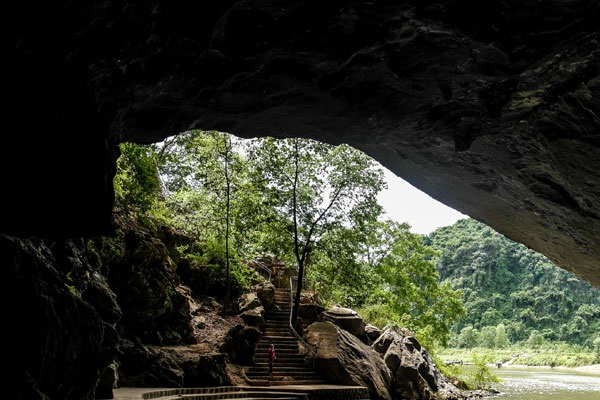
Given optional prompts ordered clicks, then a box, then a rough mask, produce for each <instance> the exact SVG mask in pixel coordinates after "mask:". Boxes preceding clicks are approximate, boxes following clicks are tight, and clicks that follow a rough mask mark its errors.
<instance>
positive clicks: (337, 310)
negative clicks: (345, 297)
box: [320, 306, 366, 342]
mask: <svg viewBox="0 0 600 400" xmlns="http://www.w3.org/2000/svg"><path fill="white" fill-rule="evenodd" d="M320 319H321V321H330V322H333V323H334V324H335V325H337V326H339V327H340V328H342V329H345V330H346V331H348V332H349V333H351V334H352V335H354V336H356V337H357V338H359V339H360V340H362V341H363V342H364V341H365V339H366V334H365V326H366V324H365V321H364V320H363V319H362V317H361V316H360V315H358V314H357V313H356V311H354V310H351V309H349V308H344V307H339V306H335V307H332V308H329V309H327V310H325V311H323V312H322V313H321V315H320Z"/></svg>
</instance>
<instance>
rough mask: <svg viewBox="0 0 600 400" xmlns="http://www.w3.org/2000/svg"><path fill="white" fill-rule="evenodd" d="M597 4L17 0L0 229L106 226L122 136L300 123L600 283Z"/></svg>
mask: <svg viewBox="0 0 600 400" xmlns="http://www.w3.org/2000/svg"><path fill="white" fill-rule="evenodd" d="M599 19H600V5H599V2H598V0H570V1H561V0H548V1H544V2H539V1H515V0H494V1H488V2H485V5H484V3H481V2H477V1H472V0H428V1H422V0H411V1H392V0H377V1H369V2H364V1H327V2H316V1H312V0H310V1H300V2H298V1H291V0H272V1H258V0H245V1H232V0H228V1H218V2H217V1H213V2H191V3H187V2H178V3H165V2H160V1H156V0H150V1H145V2H142V3H140V2H131V1H130V2H127V1H125V2H123V1H114V0H104V1H100V2H96V3H94V6H89V7H87V6H82V5H80V4H78V3H73V2H68V1H64V0H62V1H54V2H52V3H48V4H44V5H43V6H41V7H29V6H28V5H27V3H22V2H13V3H12V4H10V5H9V6H7V9H6V10H5V11H4V17H3V19H2V21H3V23H2V26H1V27H0V33H2V37H4V38H5V43H7V44H10V46H8V47H9V48H7V49H6V51H4V52H3V53H2V54H1V55H0V65H2V70H3V72H4V74H3V76H4V78H5V80H4V85H3V94H4V96H5V98H6V99H7V100H8V101H6V102H5V105H4V113H3V115H4V117H5V118H4V120H3V126H4V127H5V130H4V132H5V134H4V139H3V149H5V152H6V154H5V156H4V157H1V158H0V163H1V164H0V166H1V169H2V170H3V171H9V172H8V173H6V174H4V175H3V187H4V188H6V191H5V192H4V193H5V195H4V196H2V200H1V201H2V207H0V210H2V224H1V225H0V232H2V233H6V234H10V235H13V236H25V237H26V236H56V235H62V236H64V237H69V236H85V235H90V234H92V235H97V234H103V233H107V232H110V229H111V226H110V214H111V205H112V201H113V189H112V178H113V175H114V170H115V160H116V158H117V157H118V147H117V146H118V143H120V142H123V141H135V142H138V143H150V142H156V141H160V140H162V139H164V138H165V137H167V136H170V135H173V134H176V133H178V132H181V131H184V130H187V129H191V128H199V129H205V130H211V129H215V130H220V131H226V132H229V133H232V134H235V135H238V136H243V137H254V136H264V135H272V136H276V137H285V136H302V137H311V138H315V139H319V140H323V141H326V142H330V143H340V142H345V143H348V144H351V145H353V146H355V147H357V148H359V149H361V150H363V151H365V152H366V153H368V154H370V155H371V156H373V157H374V158H376V159H377V160H379V161H380V162H381V163H382V164H384V165H385V166H386V167H388V168H389V169H391V170H392V171H393V172H395V173H396V174H398V175H399V176H401V177H402V178H404V179H406V180H407V181H409V182H410V183H412V184H413V185H415V186H416V187H418V188H419V189H421V190H423V191H425V192H426V193H428V194H429V195H431V196H432V197H433V198H435V199H437V200H440V201H441V202H443V203H445V204H447V205H449V206H451V207H453V208H455V209H457V210H459V211H461V212H463V213H465V214H467V215H469V216H471V217H473V218H475V219H477V220H479V221H481V222H484V223H486V224H488V225H490V226H491V227H493V228H494V229H496V230H497V231H499V232H501V233H503V234H505V235H506V236H508V237H509V238H510V239H513V240H515V241H518V242H521V243H523V244H525V245H527V246H529V247H531V248H533V249H534V250H537V251H539V252H541V253H544V254H545V255H547V256H548V257H549V258H551V259H552V260H553V261H554V262H556V263H557V264H558V265H559V266H561V267H563V268H565V269H567V270H570V271H573V272H575V273H576V274H577V275H579V276H580V277H582V278H584V279H586V280H588V281H590V282H591V283H592V284H594V285H600V280H599V279H600V278H599V277H600V274H599V273H598V272H599V267H598V265H600V263H599V262H598V260H599V254H600V244H599V243H600V225H599V223H598V218H599V214H598V212H597V210H598V209H599V208H600V207H599V206H600V192H599V191H598V189H597V185H596V183H597V182H598V179H599V178H600V176H599V174H600V172H599V171H600V164H599V163H600V161H599V160H600V151H599V145H600V140H599V139H598V132H599V129H598V128H599V126H600V118H599V110H600V79H599V76H600V75H599V68H600V67H599V65H600V51H599V50H598V39H599V38H598V35H599V32H598V30H597V28H596V25H597V21H598V20H599ZM9 155H10V156H9Z"/></svg>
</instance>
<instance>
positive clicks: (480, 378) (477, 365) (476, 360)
mask: <svg viewBox="0 0 600 400" xmlns="http://www.w3.org/2000/svg"><path fill="white" fill-rule="evenodd" d="M494 361H495V360H493V359H492V357H491V355H489V354H482V355H478V354H476V353H473V365H474V369H473V371H472V373H471V376H470V380H469V381H468V382H467V384H468V385H469V386H470V387H471V388H473V389H491V387H492V385H491V384H492V383H496V382H500V379H498V377H497V376H496V375H494V374H492V372H491V371H490V367H489V366H488V364H490V363H493V362H494Z"/></svg>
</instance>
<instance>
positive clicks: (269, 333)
mask: <svg viewBox="0 0 600 400" xmlns="http://www.w3.org/2000/svg"><path fill="white" fill-rule="evenodd" d="M275 304H276V305H277V311H269V312H268V313H267V314H266V315H265V320H266V327H265V331H264V332H263V335H262V336H261V338H260V340H259V342H258V343H257V345H256V353H255V357H254V359H255V364H254V365H253V366H252V367H250V368H249V369H248V371H246V377H247V383H248V384H249V385H260V386H265V385H267V386H278V385H319V384H326V383H327V381H325V380H324V379H322V378H321V377H320V376H319V375H318V374H317V373H316V372H315V371H314V369H313V368H312V364H311V363H310V362H309V361H307V360H306V354H303V353H302V352H301V351H300V346H299V344H298V339H297V338H296V337H295V336H294V335H293V334H292V332H291V331H290V325H289V320H290V311H291V305H290V292H289V289H283V288H276V289H275ZM271 344H274V345H275V354H276V356H277V358H276V360H275V362H274V363H273V375H272V376H269V360H268V358H267V349H268V348H269V346H270V345H271Z"/></svg>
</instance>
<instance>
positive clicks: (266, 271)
mask: <svg viewBox="0 0 600 400" xmlns="http://www.w3.org/2000/svg"><path fill="white" fill-rule="evenodd" d="M248 264H252V266H254V265H255V264H256V265H257V266H258V267H259V268H260V271H258V272H259V273H260V274H261V275H262V276H263V277H265V278H266V280H267V281H269V282H271V269H269V268H267V266H266V265H265V263H263V262H262V261H259V260H257V259H253V260H249V261H248Z"/></svg>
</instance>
